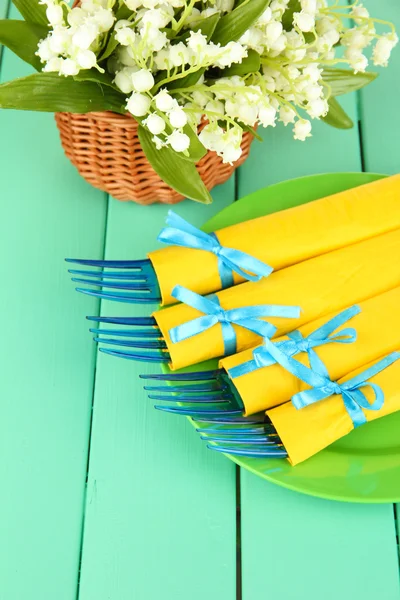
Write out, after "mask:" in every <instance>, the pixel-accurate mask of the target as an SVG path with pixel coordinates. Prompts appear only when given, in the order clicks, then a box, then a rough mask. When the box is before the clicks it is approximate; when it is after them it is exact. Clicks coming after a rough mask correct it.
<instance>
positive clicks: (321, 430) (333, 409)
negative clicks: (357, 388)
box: [267, 360, 400, 465]
mask: <svg viewBox="0 0 400 600" xmlns="http://www.w3.org/2000/svg"><path fill="white" fill-rule="evenodd" d="M374 362H375V361H374ZM372 364H374V363H371V364H369V365H365V366H364V367H361V368H359V369H357V370H356V371H354V372H352V373H350V374H349V375H347V376H346V377H344V378H343V379H341V380H340V381H339V383H342V382H344V381H347V380H349V379H352V378H353V377H355V376H356V375H358V374H359V373H361V372H363V371H364V370H365V369H367V368H368V367H369V366H372ZM369 382H370V383H374V384H376V385H378V386H380V388H381V389H382V390H383V392H384V395H385V401H384V404H383V407H382V408H381V409H380V410H379V411H372V410H364V409H363V413H364V415H365V417H366V419H367V420H368V421H374V420H375V419H380V418H381V417H385V416H386V415H390V414H391V413H393V412H396V411H398V410H400V360H398V361H397V362H395V363H393V364H392V365H391V366H390V367H388V368H387V369H385V370H384V371H381V372H380V373H378V375H376V376H375V377H373V378H371V379H370V380H369ZM363 391H364V394H365V396H366V397H367V399H368V401H369V402H370V403H372V402H373V401H374V394H373V392H372V389H371V388H369V387H368V388H364V390H363ZM267 415H268V417H269V418H270V419H271V421H272V423H273V425H274V426H275V429H276V430H277V432H278V434H279V436H280V438H281V440H282V443H283V445H284V447H285V448H286V450H287V452H288V456H289V458H288V460H289V461H290V463H291V464H292V465H297V464H298V463H301V462H302V461H304V460H306V459H307V458H310V457H311V456H313V455H314V454H316V453H317V452H320V451H321V450H323V449H324V448H326V447H327V446H329V445H330V444H333V442H336V441H337V440H339V439H340V438H342V437H343V436H345V435H347V434H348V433H350V432H351V431H353V429H354V426H353V422H352V420H351V418H350V416H349V414H348V412H347V411H346V408H345V405H344V402H343V398H342V396H339V395H335V396H331V397H330V398H327V399H326V400H322V401H321V402H317V403H316V404H313V405H311V406H307V407H305V408H302V409H300V410H297V409H296V408H295V407H294V406H293V404H292V402H286V404H282V405H281V406H278V407H276V408H273V409H271V410H268V411H267ZM362 427H365V425H362Z"/></svg>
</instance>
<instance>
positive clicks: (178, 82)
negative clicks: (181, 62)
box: [166, 67, 206, 90]
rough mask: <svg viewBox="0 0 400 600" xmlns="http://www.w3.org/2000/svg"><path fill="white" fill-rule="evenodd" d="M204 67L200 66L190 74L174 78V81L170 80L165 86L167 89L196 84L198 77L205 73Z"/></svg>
mask: <svg viewBox="0 0 400 600" xmlns="http://www.w3.org/2000/svg"><path fill="white" fill-rule="evenodd" d="M205 71H206V69H205V67H202V68H201V69H199V70H198V71H195V73H190V75H186V77H182V78H181V79H174V81H170V82H169V83H168V85H167V86H166V87H167V88H168V89H169V90H176V89H181V88H182V89H183V88H185V89H186V88H190V87H192V85H196V83H197V82H198V80H199V79H200V77H201V76H202V75H203V73H205Z"/></svg>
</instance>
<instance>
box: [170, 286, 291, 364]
mask: <svg viewBox="0 0 400 600" xmlns="http://www.w3.org/2000/svg"><path fill="white" fill-rule="evenodd" d="M171 295H172V296H173V297H174V298H176V299H177V300H179V301H180V302H183V303H184V304H187V305H188V306H190V307H192V308H194V309H196V310H198V311H199V312H201V313H203V316H201V317H198V318H197V319H193V320H192V321H188V322H187V323H183V324H182V325H178V327H174V328H172V329H170V331H169V336H170V338H171V341H172V342H173V343H174V344H176V343H178V342H181V341H183V340H186V339H188V338H190V337H193V336H195V335H198V334H199V333H202V332H204V331H207V329H210V328H211V327H213V326H214V325H216V324H217V323H220V324H221V326H222V337H223V341H224V354H225V356H228V355H229V354H234V353H235V352H236V333H235V329H234V327H233V325H237V326H239V327H243V328H244V329H247V330H249V331H252V332H253V333H256V334H257V335H260V336H261V337H266V338H269V337H271V336H272V335H274V333H275V332H276V327H275V326H274V325H272V324H271V323H268V321H263V320H261V319H262V318H265V317H282V318H288V319H296V318H298V317H299V315H300V308H299V307H298V306H280V305H274V304H264V305H257V306H246V307H243V308H233V309H230V310H224V309H223V308H222V307H221V305H220V302H219V298H218V296H216V295H211V296H208V297H206V298H204V297H203V296H200V295H199V294H196V293H195V292H192V291H191V290H188V289H186V288H184V287H182V286H181V285H177V286H176V287H175V288H174V289H173V290H172V294H171Z"/></svg>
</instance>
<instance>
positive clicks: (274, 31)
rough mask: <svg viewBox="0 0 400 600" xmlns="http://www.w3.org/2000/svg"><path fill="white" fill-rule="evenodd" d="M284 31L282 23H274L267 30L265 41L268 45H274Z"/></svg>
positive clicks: (269, 24)
mask: <svg viewBox="0 0 400 600" xmlns="http://www.w3.org/2000/svg"><path fill="white" fill-rule="evenodd" d="M282 31H283V26H282V23H279V22H278V21H272V22H271V23H268V25H267V26H266V28H265V34H266V36H265V41H266V43H267V44H273V43H274V42H276V40H277V39H278V38H279V37H280V35H281V34H282Z"/></svg>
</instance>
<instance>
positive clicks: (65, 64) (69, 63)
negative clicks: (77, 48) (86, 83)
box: [60, 58, 79, 77]
mask: <svg viewBox="0 0 400 600" xmlns="http://www.w3.org/2000/svg"><path fill="white" fill-rule="evenodd" d="M78 73H79V66H78V64H77V62H76V61H75V60H72V58H66V59H64V60H63V61H62V63H61V64H60V75H65V77H67V76H69V75H72V76H73V75H78Z"/></svg>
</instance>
